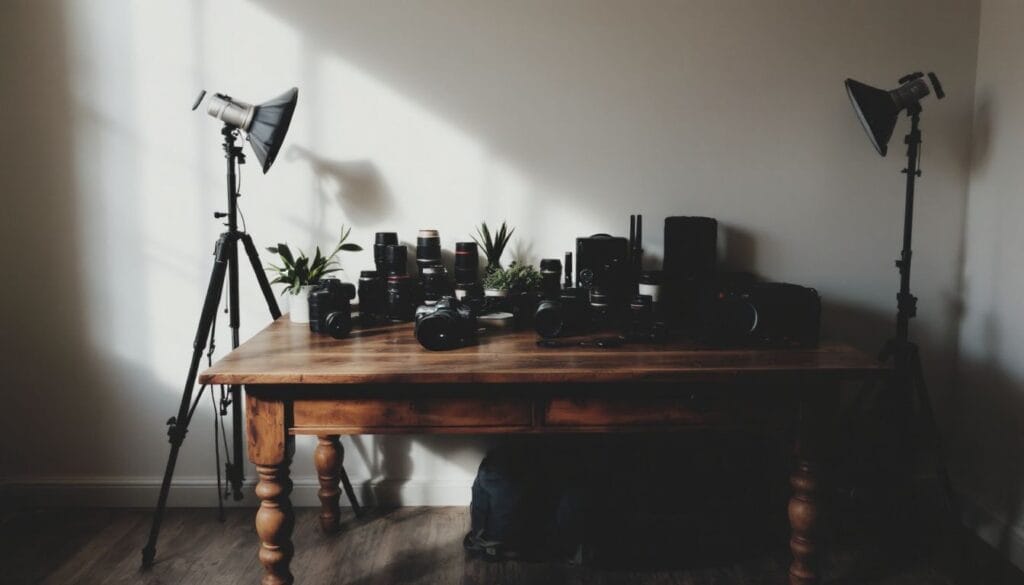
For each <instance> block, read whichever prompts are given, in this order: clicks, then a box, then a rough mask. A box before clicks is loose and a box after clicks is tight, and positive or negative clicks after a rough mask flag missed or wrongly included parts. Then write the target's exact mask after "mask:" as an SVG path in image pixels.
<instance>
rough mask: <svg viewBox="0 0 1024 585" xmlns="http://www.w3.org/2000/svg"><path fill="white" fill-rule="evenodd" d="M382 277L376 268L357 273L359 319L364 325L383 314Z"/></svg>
mask: <svg viewBox="0 0 1024 585" xmlns="http://www.w3.org/2000/svg"><path fill="white" fill-rule="evenodd" d="M383 308H384V279H383V278H382V277H381V276H380V274H378V273H377V271H376V270H363V271H362V272H360V273H359V320H360V321H361V322H362V323H363V324H364V325H365V324H370V323H373V322H374V321H376V320H377V319H378V318H380V317H382V316H383V312H384V311H383Z"/></svg>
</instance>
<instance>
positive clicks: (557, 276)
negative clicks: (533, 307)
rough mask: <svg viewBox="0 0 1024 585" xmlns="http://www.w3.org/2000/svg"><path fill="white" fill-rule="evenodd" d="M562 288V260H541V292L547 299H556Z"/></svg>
mask: <svg viewBox="0 0 1024 585" xmlns="http://www.w3.org/2000/svg"><path fill="white" fill-rule="evenodd" d="M561 290H562V261H561V260H559V259H557V258H545V259H544V260H541V261H540V292H541V294H542V295H543V296H544V298H546V299H556V298H558V295H559V293H560V292H561Z"/></svg>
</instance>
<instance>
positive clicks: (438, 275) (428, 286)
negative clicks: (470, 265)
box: [420, 264, 455, 305]
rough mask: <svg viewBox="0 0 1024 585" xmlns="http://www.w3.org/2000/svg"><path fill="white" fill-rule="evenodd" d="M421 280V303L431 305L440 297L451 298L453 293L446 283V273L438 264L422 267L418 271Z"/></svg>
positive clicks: (449, 285) (449, 284)
mask: <svg viewBox="0 0 1024 585" xmlns="http://www.w3.org/2000/svg"><path fill="white" fill-rule="evenodd" d="M420 276H421V278H422V280H423V302H424V303H425V304H428V305H432V304H434V303H436V302H437V301H439V300H440V299H441V297H446V296H452V295H453V294H455V291H454V290H453V289H452V286H451V283H450V282H449V281H448V271H447V270H445V267H444V266H441V265H440V264H432V265H430V266H424V267H423V268H422V269H421V270H420Z"/></svg>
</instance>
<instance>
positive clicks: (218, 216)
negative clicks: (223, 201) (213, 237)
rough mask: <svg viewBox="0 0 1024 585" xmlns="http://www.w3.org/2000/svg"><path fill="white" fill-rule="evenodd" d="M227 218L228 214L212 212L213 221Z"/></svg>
mask: <svg viewBox="0 0 1024 585" xmlns="http://www.w3.org/2000/svg"><path fill="white" fill-rule="evenodd" d="M227 216H228V214H227V213H225V212H223V211H214V212H213V217H214V219H221V218H223V217H227Z"/></svg>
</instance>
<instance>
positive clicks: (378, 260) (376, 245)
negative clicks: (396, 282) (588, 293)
mask: <svg viewBox="0 0 1024 585" xmlns="http://www.w3.org/2000/svg"><path fill="white" fill-rule="evenodd" d="M396 245H398V234H397V233H395V232H377V233H376V234H375V235H374V237H373V263H374V264H375V265H376V266H377V272H378V273H379V274H387V271H386V269H385V266H384V249H385V248H387V247H388V246H396Z"/></svg>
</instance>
